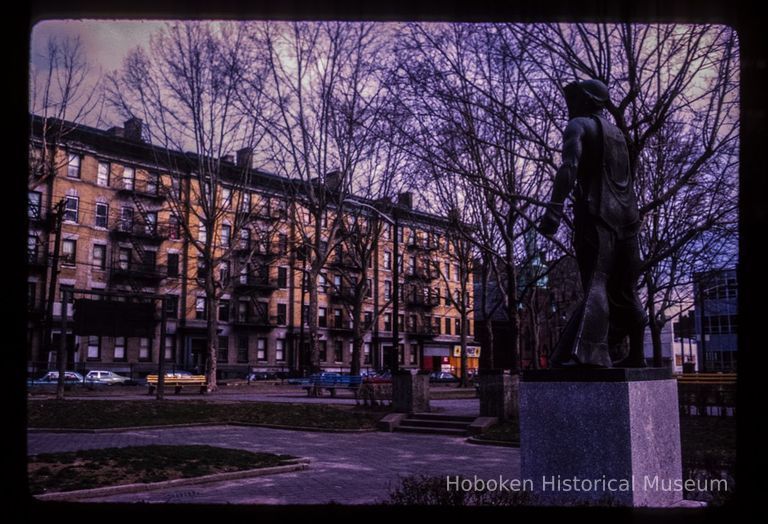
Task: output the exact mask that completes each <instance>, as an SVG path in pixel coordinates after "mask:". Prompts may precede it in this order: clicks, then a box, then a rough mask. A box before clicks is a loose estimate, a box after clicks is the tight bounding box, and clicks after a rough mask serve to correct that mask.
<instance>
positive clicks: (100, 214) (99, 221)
mask: <svg viewBox="0 0 768 524" xmlns="http://www.w3.org/2000/svg"><path fill="white" fill-rule="evenodd" d="M108 220H109V205H108V204H104V203H101V202H98V203H96V221H95V225H96V227H103V228H106V227H107V223H108Z"/></svg>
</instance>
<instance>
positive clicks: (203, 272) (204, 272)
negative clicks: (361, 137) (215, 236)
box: [197, 255, 208, 280]
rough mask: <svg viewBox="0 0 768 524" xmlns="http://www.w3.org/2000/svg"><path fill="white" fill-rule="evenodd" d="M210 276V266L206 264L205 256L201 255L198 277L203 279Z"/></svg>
mask: <svg viewBox="0 0 768 524" xmlns="http://www.w3.org/2000/svg"><path fill="white" fill-rule="evenodd" d="M207 276H208V268H207V266H206V265H205V258H203V257H202V255H201V256H199V257H197V278H198V279H199V280H202V279H204V278H206V277H207Z"/></svg>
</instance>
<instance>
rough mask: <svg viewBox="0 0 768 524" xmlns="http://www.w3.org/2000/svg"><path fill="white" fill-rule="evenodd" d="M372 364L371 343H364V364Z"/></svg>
mask: <svg viewBox="0 0 768 524" xmlns="http://www.w3.org/2000/svg"><path fill="white" fill-rule="evenodd" d="M370 363H371V343H370V342H364V343H363V364H370Z"/></svg>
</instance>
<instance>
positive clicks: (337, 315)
mask: <svg viewBox="0 0 768 524" xmlns="http://www.w3.org/2000/svg"><path fill="white" fill-rule="evenodd" d="M343 322H344V319H343V317H342V316H341V310H340V309H334V310H333V327H335V328H342V327H344V326H343Z"/></svg>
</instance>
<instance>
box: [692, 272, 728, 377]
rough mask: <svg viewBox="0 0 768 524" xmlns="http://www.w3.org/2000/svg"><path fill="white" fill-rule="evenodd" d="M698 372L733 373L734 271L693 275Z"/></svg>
mask: <svg viewBox="0 0 768 524" xmlns="http://www.w3.org/2000/svg"><path fill="white" fill-rule="evenodd" d="M693 291H694V297H695V300H696V333H697V334H698V337H699V339H698V342H699V343H698V357H699V370H700V371H704V372H717V371H722V372H735V371H736V350H737V336H738V296H739V290H738V282H737V279H736V270H735V269H720V270H714V271H708V272H706V273H696V274H695V275H694V277H693Z"/></svg>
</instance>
